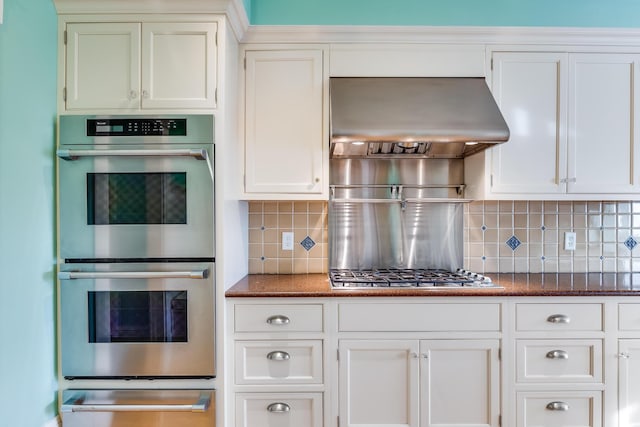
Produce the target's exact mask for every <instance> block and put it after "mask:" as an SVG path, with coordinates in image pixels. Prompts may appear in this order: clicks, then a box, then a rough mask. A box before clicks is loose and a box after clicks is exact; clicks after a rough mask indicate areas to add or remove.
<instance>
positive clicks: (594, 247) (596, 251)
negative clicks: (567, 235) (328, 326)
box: [587, 242, 602, 258]
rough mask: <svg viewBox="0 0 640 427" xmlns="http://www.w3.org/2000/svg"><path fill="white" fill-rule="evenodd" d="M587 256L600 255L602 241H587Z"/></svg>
mask: <svg viewBox="0 0 640 427" xmlns="http://www.w3.org/2000/svg"><path fill="white" fill-rule="evenodd" d="M587 256H588V257H589V258H593V257H600V256H602V243H600V242H598V243H588V244H587Z"/></svg>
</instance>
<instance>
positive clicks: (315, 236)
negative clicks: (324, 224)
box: [307, 228, 323, 243]
mask: <svg viewBox="0 0 640 427" xmlns="http://www.w3.org/2000/svg"><path fill="white" fill-rule="evenodd" d="M307 231H308V232H309V237H311V239H312V240H313V241H314V242H316V243H322V232H323V230H322V228H310V229H309V230H307Z"/></svg>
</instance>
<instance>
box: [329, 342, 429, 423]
mask: <svg viewBox="0 0 640 427" xmlns="http://www.w3.org/2000/svg"><path fill="white" fill-rule="evenodd" d="M339 349H340V380H339V381H340V393H339V395H340V425H341V426H342V427H345V426H346V427H355V426H361V427H365V426H366V427H373V426H385V427H401V426H402V427H418V413H419V412H418V411H419V407H418V393H419V383H418V375H419V366H418V350H419V345H418V341H415V340H362V341H360V340H348V341H344V340H343V341H340V343H339Z"/></svg>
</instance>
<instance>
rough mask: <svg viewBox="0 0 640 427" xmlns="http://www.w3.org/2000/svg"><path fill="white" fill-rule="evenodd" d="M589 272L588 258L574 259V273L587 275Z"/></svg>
mask: <svg viewBox="0 0 640 427" xmlns="http://www.w3.org/2000/svg"><path fill="white" fill-rule="evenodd" d="M588 271H589V269H588V267H587V259H586V258H573V273H587V272H588Z"/></svg>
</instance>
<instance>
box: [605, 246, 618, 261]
mask: <svg viewBox="0 0 640 427" xmlns="http://www.w3.org/2000/svg"><path fill="white" fill-rule="evenodd" d="M602 255H603V256H605V257H613V258H615V257H616V256H617V255H618V244H617V243H603V244H602Z"/></svg>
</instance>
